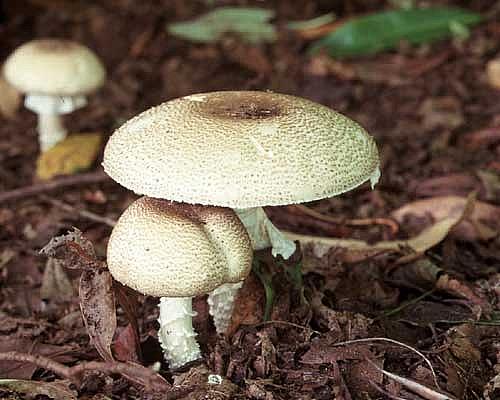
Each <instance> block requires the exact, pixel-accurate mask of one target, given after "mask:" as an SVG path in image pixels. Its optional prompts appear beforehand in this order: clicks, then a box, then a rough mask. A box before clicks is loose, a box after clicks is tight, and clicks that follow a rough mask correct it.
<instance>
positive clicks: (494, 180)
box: [476, 169, 500, 201]
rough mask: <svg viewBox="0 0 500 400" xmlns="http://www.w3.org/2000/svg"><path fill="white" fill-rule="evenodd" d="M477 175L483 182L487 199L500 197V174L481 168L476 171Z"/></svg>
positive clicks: (492, 199)
mask: <svg viewBox="0 0 500 400" xmlns="http://www.w3.org/2000/svg"><path fill="white" fill-rule="evenodd" d="M476 175H477V176H478V178H479V179H480V180H481V183H482V184H483V187H484V192H485V193H484V196H483V198H484V199H485V200H488V201H496V200H497V199H498V198H500V174H498V173H495V172H492V171H488V170H481V169H480V170H477V171H476Z"/></svg>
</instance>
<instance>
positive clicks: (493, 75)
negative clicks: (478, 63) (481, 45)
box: [486, 58, 500, 89]
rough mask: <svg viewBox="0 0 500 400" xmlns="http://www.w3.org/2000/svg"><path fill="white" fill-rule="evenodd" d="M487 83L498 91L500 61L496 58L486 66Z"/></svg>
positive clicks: (499, 87) (499, 86)
mask: <svg viewBox="0 0 500 400" xmlns="http://www.w3.org/2000/svg"><path fill="white" fill-rule="evenodd" d="M486 76H487V77H488V82H489V83H490V85H491V86H492V87H494V88H495V89H500V59H499V58H496V59H493V60H490V61H488V63H487V64H486Z"/></svg>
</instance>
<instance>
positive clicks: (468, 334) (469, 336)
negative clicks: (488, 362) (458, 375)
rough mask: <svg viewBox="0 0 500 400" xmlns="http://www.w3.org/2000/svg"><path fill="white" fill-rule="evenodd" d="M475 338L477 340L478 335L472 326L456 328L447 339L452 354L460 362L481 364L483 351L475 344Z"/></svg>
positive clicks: (466, 325) (464, 325)
mask: <svg viewBox="0 0 500 400" xmlns="http://www.w3.org/2000/svg"><path fill="white" fill-rule="evenodd" d="M475 337H476V338H477V333H476V332H475V329H474V326H473V325H471V324H463V325H458V326H456V327H454V328H453V329H451V330H450V333H449V335H448V337H447V338H448V340H449V349H450V351H451V353H452V354H453V355H454V356H455V357H456V358H458V359H459V360H466V361H470V362H471V361H472V362H479V361H480V360H481V351H480V350H479V348H478V346H477V344H475V343H473V341H474V338H475ZM476 341H477V340H476Z"/></svg>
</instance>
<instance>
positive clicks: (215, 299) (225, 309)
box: [207, 282, 243, 334]
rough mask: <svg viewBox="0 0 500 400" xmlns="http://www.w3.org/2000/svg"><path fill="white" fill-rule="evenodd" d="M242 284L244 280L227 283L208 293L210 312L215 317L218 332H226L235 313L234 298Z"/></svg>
mask: <svg viewBox="0 0 500 400" xmlns="http://www.w3.org/2000/svg"><path fill="white" fill-rule="evenodd" d="M242 286H243V282H238V283H225V284H223V285H220V286H219V287H218V288H216V289H214V290H213V291H212V292H211V293H210V294H209V295H208V300H207V302H208V307H209V313H210V315H211V316H212V317H213V318H214V325H215V330H216V331H217V333H220V334H224V333H225V332H226V331H227V328H229V325H230V324H231V316H232V315H233V309H234V300H235V299H236V296H237V294H238V290H240V289H241V287H242Z"/></svg>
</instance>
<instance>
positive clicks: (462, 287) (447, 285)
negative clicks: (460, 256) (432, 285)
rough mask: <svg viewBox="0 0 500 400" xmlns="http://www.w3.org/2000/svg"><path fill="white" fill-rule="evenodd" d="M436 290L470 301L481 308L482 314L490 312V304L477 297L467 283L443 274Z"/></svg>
mask: <svg viewBox="0 0 500 400" xmlns="http://www.w3.org/2000/svg"><path fill="white" fill-rule="evenodd" d="M436 288H437V289H439V290H443V291H445V292H448V293H451V294H453V295H454V296H457V297H460V298H463V299H466V300H468V301H470V302H471V303H472V304H474V305H477V306H479V307H481V309H482V310H483V312H486V313H488V312H489V311H491V304H490V303H489V302H488V301H487V300H486V299H483V298H481V297H479V296H478V295H477V294H476V293H475V292H474V290H473V289H472V288H471V287H470V286H469V284H468V283H467V282H461V281H459V280H458V279H455V278H452V277H451V276H449V275H447V274H444V275H441V276H440V277H439V279H438V280H437V282H436Z"/></svg>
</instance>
